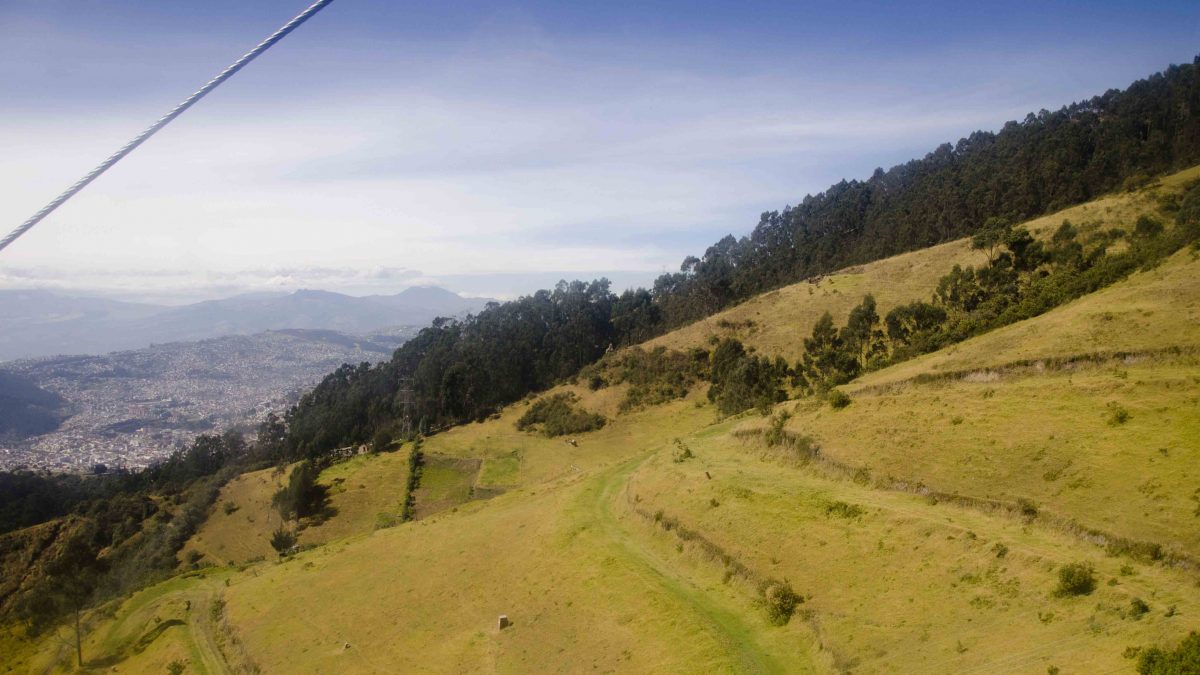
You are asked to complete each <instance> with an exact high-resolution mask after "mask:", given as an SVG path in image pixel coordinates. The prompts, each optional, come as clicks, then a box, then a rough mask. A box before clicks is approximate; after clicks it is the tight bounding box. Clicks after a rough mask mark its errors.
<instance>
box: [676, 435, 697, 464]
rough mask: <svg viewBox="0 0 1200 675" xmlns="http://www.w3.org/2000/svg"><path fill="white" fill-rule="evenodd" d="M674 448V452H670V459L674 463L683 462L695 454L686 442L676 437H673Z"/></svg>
mask: <svg viewBox="0 0 1200 675" xmlns="http://www.w3.org/2000/svg"><path fill="white" fill-rule="evenodd" d="M675 448H676V450H675V452H674V453H672V454H671V461H672V462H675V463H676V464H682V463H683V462H686V461H688V460H689V459H692V458H693V457H695V455H693V454H692V449H691V448H689V447H688V446H687V443H684V442H683V441H681V440H679V439H678V438H676V439H675Z"/></svg>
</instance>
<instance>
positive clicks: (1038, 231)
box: [648, 167, 1200, 362]
mask: <svg viewBox="0 0 1200 675" xmlns="http://www.w3.org/2000/svg"><path fill="white" fill-rule="evenodd" d="M1197 178H1200V167H1195V168H1192V169H1188V170H1186V171H1181V172H1179V173H1176V174H1173V175H1171V176H1168V177H1166V178H1163V179H1162V180H1161V181H1160V185H1159V186H1158V187H1156V188H1154V189H1147V190H1143V191H1140V192H1136V193H1122V194H1116V195H1110V196H1106V197H1102V198H1100V199H1097V200H1095V201H1092V202H1088V203H1086V204H1081V205H1079V206H1075V207H1071V208H1069V209H1065V210H1063V211H1060V212H1058V213H1053V214H1050V215H1048V216H1044V217H1042V218H1036V219H1034V220H1031V221H1029V222H1027V223H1024V225H1025V226H1026V227H1028V228H1029V230H1030V231H1031V232H1032V233H1034V234H1035V235H1036V236H1040V237H1048V236H1049V235H1050V234H1051V233H1052V232H1053V231H1054V229H1055V228H1057V227H1058V226H1059V225H1060V224H1061V223H1062V221H1063V220H1064V219H1066V220H1070V221H1071V222H1072V223H1074V224H1075V225H1076V227H1078V228H1079V229H1080V231H1081V232H1083V233H1085V234H1086V233H1088V232H1094V231H1096V230H1097V229H1104V230H1107V229H1110V228H1114V227H1116V228H1121V229H1125V230H1127V231H1131V230H1132V229H1133V223H1134V222H1135V221H1136V220H1137V216H1138V215H1139V214H1141V213H1144V212H1152V211H1153V210H1155V208H1156V205H1157V204H1156V203H1157V196H1158V195H1159V194H1164V193H1167V192H1175V191H1178V190H1179V189H1180V187H1181V186H1182V185H1183V184H1185V183H1188V182H1189V181H1192V180H1196V179H1197ZM985 261H986V259H985V257H984V255H983V253H981V252H979V251H972V250H971V247H970V243H969V241H968V240H966V239H960V240H957V241H952V242H948V243H945V244H942V245H940V246H933V247H931V248H927V249H922V250H919V251H913V252H911V253H905V254H902V255H898V256H894V257H892V258H887V259H885V260H880V261H877V262H873V263H870V264H867V265H859V266H857V267H854V268H850V269H848V270H842V271H840V272H836V273H834V274H831V275H828V276H826V277H822V278H821V280H820V282H819V283H808V282H801V283H798V284H793V285H791V286H786V287H784V288H781V289H779V290H775V291H771V292H770V293H765V294H763V295H760V296H757V297H755V298H751V299H750V300H748V301H746V302H744V303H742V304H740V305H737V306H736V307H732V308H730V309H728V310H725V311H723V312H720V313H718V314H715V315H713V316H711V317H709V318H707V319H703V320H701V321H697V322H696V323H694V324H691V325H689V326H685V327H683V328H681V329H679V330H676V331H674V332H672V333H669V334H667V335H664V336H662V337H659V338H656V339H654V340H651V341H650V342H649V343H648V345H649V346H654V345H660V344H661V345H665V346H667V347H671V348H675V349H682V348H686V347H688V346H691V345H699V344H703V343H704V341H705V340H706V339H707V338H708V336H710V335H722V336H724V335H730V336H736V337H738V338H739V339H741V340H742V341H743V342H745V343H746V344H747V345H748V346H751V347H754V348H756V349H758V350H759V351H760V352H761V353H764V354H767V355H769V356H776V355H779V356H783V357H784V358H786V359H788V360H789V361H793V362H794V361H796V360H797V359H799V358H800V356H801V355H802V354H803V349H804V342H803V338H804V337H806V336H808V335H810V334H811V333H812V327H813V324H814V323H816V321H817V319H819V318H820V317H821V315H822V314H823V313H824V312H826V311H828V312H830V313H832V314H833V318H834V321H835V323H837V324H839V325H840V324H842V323H844V322H845V319H846V316H847V315H848V314H849V313H850V309H851V308H853V307H854V306H855V305H857V304H858V303H859V302H860V301H861V300H862V296H863V295H865V294H867V293H872V294H874V296H875V300H876V302H877V303H878V307H879V314H880V316H883V315H886V314H887V312H888V311H889V310H891V308H893V307H895V306H896V305H900V304H905V303H908V302H911V301H913V300H928V299H929V296H931V295H932V294H933V289H934V288H935V287H936V286H937V280H938V279H939V278H940V277H941V276H942V275H944V274H946V273H947V272H949V271H950V268H951V267H953V266H954V265H956V264H959V265H963V266H966V265H975V266H978V265H980V264H982V263H984V262H985ZM1194 297H1195V296H1194V295H1193V298H1194ZM747 321H753V322H754V326H752V327H750V328H745V327H739V328H723V327H722V326H721V325H720V324H721V323H722V322H725V323H726V324H733V325H742V326H744V324H745V322H747ZM1036 342H1037V341H1034V343H1035V344H1036Z"/></svg>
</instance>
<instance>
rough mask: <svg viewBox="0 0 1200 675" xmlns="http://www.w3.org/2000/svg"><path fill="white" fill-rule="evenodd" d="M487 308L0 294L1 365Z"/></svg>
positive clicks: (471, 303) (401, 300) (421, 301)
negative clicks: (176, 303)
mask: <svg viewBox="0 0 1200 675" xmlns="http://www.w3.org/2000/svg"><path fill="white" fill-rule="evenodd" d="M487 302H488V300H487V299H481V298H464V297H462V296H459V295H457V294H455V293H452V292H450V291H448V290H445V289H443V288H437V287H413V288H409V289H406V290H405V291H403V292H401V293H397V294H396V295H371V296H366V297H353V296H349V295H342V294H340V293H331V292H328V291H313V290H300V291H296V292H294V293H255V294H247V295H237V296H234V297H231V298H225V299H222V300H210V301H205V302H197V303H194V304H190V305H184V306H180V307H167V306H162V305H151V304H141V303H130V302H119V301H115V300H107V299H103V298H90V297H82V296H70V295H61V294H58V293H53V292H50V291H43V290H15V291H0V361H8V360H12V359H22V358H35V357H41V356H53V355H60V354H104V353H107V352H112V351H119V350H126V349H139V348H142V347H146V346H148V345H151V344H159V343H164V342H181V341H195V340H205V339H209V338H214V337H221V336H226V335H249V334H254V333H260V332H263V331H270V330H284V329H310V330H331V331H338V332H341V333H351V334H356V335H364V334H368V333H371V332H374V331H377V330H380V329H383V328H389V327H395V326H423V325H425V324H428V323H429V322H431V321H432V320H433V319H435V318H437V317H439V316H457V315H462V314H466V313H468V312H476V311H479V310H480V309H482V308H483V307H484V305H485V304H486V303H487Z"/></svg>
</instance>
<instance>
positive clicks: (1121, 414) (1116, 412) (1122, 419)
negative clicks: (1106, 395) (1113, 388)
mask: <svg viewBox="0 0 1200 675" xmlns="http://www.w3.org/2000/svg"><path fill="white" fill-rule="evenodd" d="M1107 408H1108V413H1107V414H1106V415H1105V416H1104V419H1105V421H1107V422H1108V425H1109V426H1111V427H1116V426H1120V425H1122V424H1125V423H1126V422H1128V421H1129V411H1128V410H1126V409H1125V408H1123V407H1122V406H1121V404H1119V403H1117V402H1116V401H1110V402H1109V404H1108V406H1107Z"/></svg>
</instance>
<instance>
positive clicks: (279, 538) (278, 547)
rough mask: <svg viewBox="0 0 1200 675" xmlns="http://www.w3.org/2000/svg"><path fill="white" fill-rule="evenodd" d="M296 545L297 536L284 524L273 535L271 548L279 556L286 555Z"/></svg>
mask: <svg viewBox="0 0 1200 675" xmlns="http://www.w3.org/2000/svg"><path fill="white" fill-rule="evenodd" d="M295 545H296V535H295V534H293V533H292V532H291V531H290V530H288V529H287V528H285V527H284V526H283V525H282V524H281V525H280V526H279V527H278V528H276V529H275V531H274V532H272V533H271V548H273V549H275V552H276V553H278V554H279V555H284V554H285V553H287V552H288V551H290V550H291V549H292V547H293V546H295Z"/></svg>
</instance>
